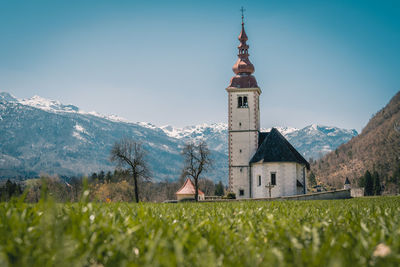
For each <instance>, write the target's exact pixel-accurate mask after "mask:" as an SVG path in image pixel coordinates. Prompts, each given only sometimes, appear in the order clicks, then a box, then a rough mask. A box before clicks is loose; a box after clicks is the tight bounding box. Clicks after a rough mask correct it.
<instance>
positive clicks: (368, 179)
mask: <svg viewBox="0 0 400 267" xmlns="http://www.w3.org/2000/svg"><path fill="white" fill-rule="evenodd" d="M364 182H365V184H364V195H365V196H372V195H373V194H374V181H373V179H372V175H371V173H370V172H369V171H368V170H367V171H366V172H365V175H364Z"/></svg>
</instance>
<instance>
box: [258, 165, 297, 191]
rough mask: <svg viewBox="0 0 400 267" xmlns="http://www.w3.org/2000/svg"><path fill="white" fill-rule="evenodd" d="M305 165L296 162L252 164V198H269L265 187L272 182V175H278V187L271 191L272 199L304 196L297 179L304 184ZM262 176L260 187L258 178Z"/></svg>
mask: <svg viewBox="0 0 400 267" xmlns="http://www.w3.org/2000/svg"><path fill="white" fill-rule="evenodd" d="M303 167H304V165H301V164H298V163H295V162H267V163H253V164H252V169H251V172H252V193H253V194H252V197H253V198H265V197H269V189H268V188H267V187H265V186H266V185H268V183H270V182H271V173H273V172H275V173H276V185H275V186H274V187H273V188H272V189H271V197H280V196H293V195H298V194H303V190H302V189H301V190H300V192H299V191H298V188H297V181H296V180H297V179H298V180H299V181H300V182H302V179H303V178H302V168H303ZM259 175H261V185H260V186H259V185H258V176H259Z"/></svg>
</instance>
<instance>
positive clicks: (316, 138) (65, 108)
mask: <svg viewBox="0 0 400 267" xmlns="http://www.w3.org/2000/svg"><path fill="white" fill-rule="evenodd" d="M276 128H277V129H278V130H279V131H280V132H281V133H282V134H283V135H284V136H285V137H286V138H287V139H288V140H289V141H290V142H291V143H292V144H293V145H294V147H296V148H297V149H298V150H299V152H300V153H301V154H302V155H303V156H304V157H305V158H306V159H308V158H314V159H316V158H319V157H321V156H322V155H324V154H326V153H327V152H329V151H333V150H335V149H336V148H337V147H338V146H339V145H341V144H343V143H345V142H347V141H349V140H350V139H351V138H353V137H354V136H356V135H357V131H355V130H347V129H340V128H337V127H328V126H321V125H316V124H313V125H310V126H307V127H304V128H303V129H296V128H291V127H276ZM262 130H264V131H268V130H269V129H262ZM227 132H228V129H227V124H225V123H214V124H200V125H195V126H187V127H183V128H178V127H173V126H161V127H158V126H156V125H153V124H151V123H148V122H137V123H133V122H129V121H128V120H126V119H123V118H120V117H118V116H115V115H111V116H105V115H101V114H98V113H96V112H85V111H82V110H80V109H79V108H78V107H76V106H74V105H64V104H62V103H60V102H59V101H55V100H48V99H45V98H41V97H39V96H34V97H32V98H29V99H17V98H16V97H14V96H12V95H10V94H9V93H6V92H3V93H0V179H1V178H9V177H11V178H15V177H20V178H28V177H37V176H38V175H40V174H41V173H46V174H57V175H60V176H76V175H85V174H90V173H91V172H97V171H100V170H105V171H107V170H113V169H114V168H115V166H114V165H113V164H112V163H111V162H110V161H109V153H110V149H111V146H112V145H113V143H114V142H115V141H117V140H119V139H120V138H122V137H123V136H131V137H133V138H134V139H135V140H137V141H139V142H142V143H143V145H144V148H145V149H146V151H148V155H147V156H148V161H149V165H150V167H151V169H152V174H153V179H154V180H155V181H162V180H166V179H167V180H176V179H177V178H178V177H179V175H180V170H181V168H182V157H181V155H180V152H181V150H182V147H183V145H184V144H185V142H188V141H191V140H200V139H202V140H205V141H206V142H207V144H208V146H209V148H210V149H211V151H212V157H213V159H214V162H215V164H214V168H213V169H212V170H211V171H210V172H209V173H207V174H206V177H208V178H210V179H212V180H213V181H222V182H224V183H226V182H227V177H228V174H227V172H228V166H227V165H228V156H227V155H228V142H227Z"/></svg>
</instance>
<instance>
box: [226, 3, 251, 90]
mask: <svg viewBox="0 0 400 267" xmlns="http://www.w3.org/2000/svg"><path fill="white" fill-rule="evenodd" d="M241 11H242V30H241V32H240V34H239V37H238V39H239V41H240V44H239V46H238V50H239V54H238V59H237V61H236V63H235V64H234V65H233V67H232V70H233V72H234V73H235V74H236V76H234V77H232V79H231V83H230V85H229V87H238V88H253V87H258V86H257V81H256V78H255V77H254V76H253V75H251V74H252V73H253V72H254V66H253V64H252V63H251V62H250V60H249V45H248V44H247V43H246V41H247V40H248V38H247V34H246V31H245V30H244V21H243V19H244V16H243V11H244V9H243V7H242V8H241Z"/></svg>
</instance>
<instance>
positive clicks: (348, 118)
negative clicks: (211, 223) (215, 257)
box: [0, 0, 400, 131]
mask: <svg viewBox="0 0 400 267" xmlns="http://www.w3.org/2000/svg"><path fill="white" fill-rule="evenodd" d="M241 6H244V7H245V9H246V12H245V23H246V32H247V34H248V36H249V41H248V43H249V45H250V50H249V52H250V60H251V61H252V63H253V64H254V66H255V69H256V71H255V73H254V75H255V76H256V78H257V81H258V84H259V86H260V87H261V89H262V91H263V93H262V95H261V98H260V103H261V126H262V127H271V126H292V127H304V126H306V125H309V124H312V123H318V124H323V125H334V126H339V127H344V128H355V129H357V130H358V131H360V130H361V129H362V127H363V126H365V125H366V123H367V122H368V120H369V119H370V118H371V116H372V114H374V113H375V112H377V111H378V110H379V109H380V108H382V107H383V106H384V105H385V104H386V103H387V102H388V101H389V100H390V98H391V97H392V96H393V95H394V94H395V93H396V92H397V91H399V90H400V75H399V70H400V49H399V43H400V1H368V0H364V1H350V0H347V1H340V0H337V1H321V0H320V1H307V0H305V1H290V0H288V1H218V2H217V1H198V2H194V1H101V0H96V1H56V0H52V1H42V0H37V1H18V0H12V1H7V0H0V91H7V92H10V93H12V94H13V95H15V96H17V97H19V98H28V97H31V96H33V95H40V96H42V97H45V98H50V99H57V100H60V101H61V102H63V103H65V104H69V103H71V104H74V105H77V106H79V107H80V108H81V109H83V110H86V111H92V110H95V111H98V112H100V113H103V114H116V115H119V116H121V117H125V118H127V119H129V120H131V121H134V122H136V121H148V122H152V123H154V124H156V125H165V124H171V125H175V126H184V125H193V124H198V123H203V122H207V123H210V122H225V121H227V93H226V91H225V88H226V86H227V85H228V83H229V80H230V78H231V77H232V76H233V72H232V70H231V68H232V65H233V64H234V62H235V61H236V54H237V49H236V47H237V45H238V40H237V36H238V34H239V32H240V11H239V9H240V7H241Z"/></svg>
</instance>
